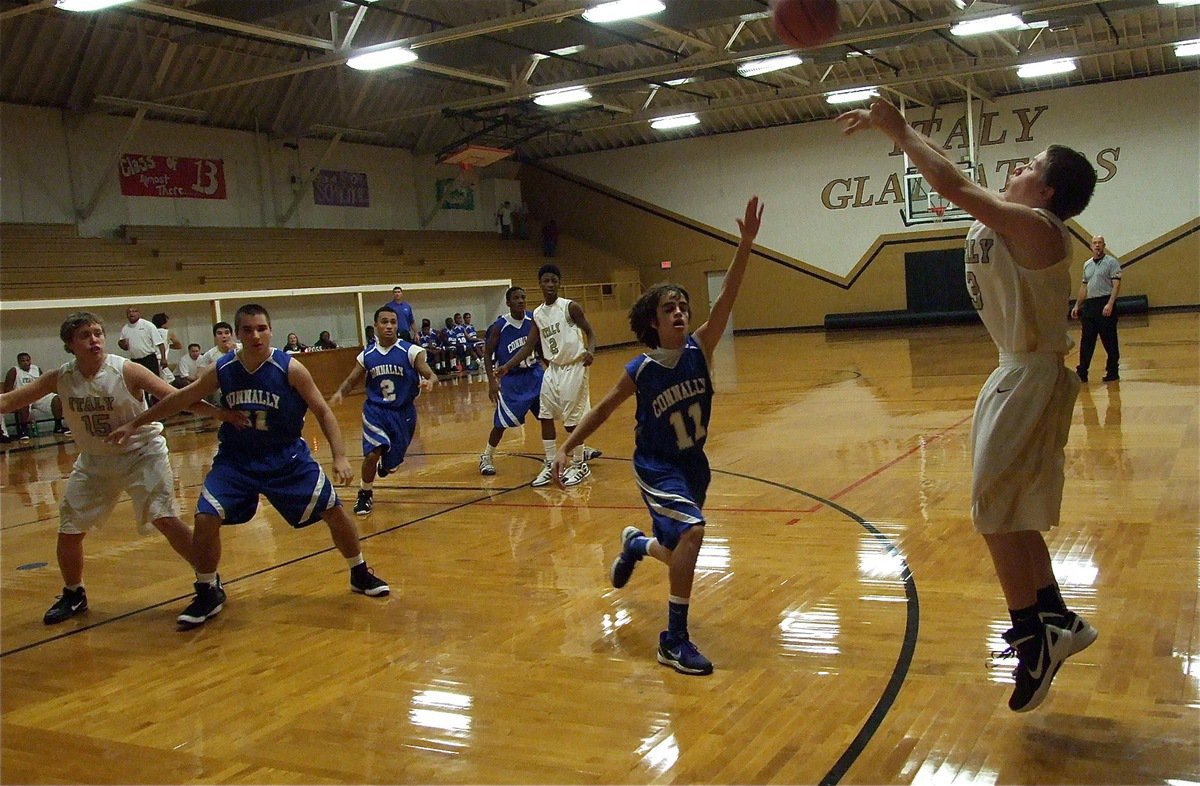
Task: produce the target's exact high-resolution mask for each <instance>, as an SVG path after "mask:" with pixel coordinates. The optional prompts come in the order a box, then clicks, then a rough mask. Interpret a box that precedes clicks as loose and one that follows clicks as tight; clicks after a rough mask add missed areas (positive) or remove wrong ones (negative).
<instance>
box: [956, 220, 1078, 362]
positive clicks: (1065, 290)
mask: <svg viewBox="0 0 1200 786" xmlns="http://www.w3.org/2000/svg"><path fill="white" fill-rule="evenodd" d="M1038 213H1040V214H1042V215H1043V216H1045V217H1046V218H1047V219H1049V220H1050V221H1052V222H1054V225H1055V226H1056V227H1057V228H1058V231H1059V234H1060V236H1061V237H1062V252H1061V253H1062V257H1061V258H1060V259H1059V260H1058V261H1056V262H1055V263H1054V264H1053V265H1051V266H1050V267H1048V268H1043V269H1041V270H1030V269H1028V268H1024V267H1021V266H1020V265H1018V264H1017V262H1016V260H1015V259H1013V256H1012V252H1011V251H1009V249H1008V246H1006V245H1005V244H1004V240H1003V238H1001V237H1000V236H999V235H997V234H996V232H995V230H993V229H991V228H989V227H987V226H984V225H983V224H982V223H980V222H979V221H976V222H975V223H974V224H972V225H971V229H970V231H969V232H967V248H966V253H967V264H966V268H967V292H968V293H969V294H970V296H971V302H972V303H973V304H974V306H975V309H976V310H977V311H978V312H979V317H980V318H981V319H982V320H983V324H984V326H985V327H987V330H988V333H990V334H991V336H992V341H994V342H995V343H996V347H997V348H998V349H999V350H1000V351H1001V352H1004V353H1016V352H1057V353H1060V354H1066V352H1067V351H1069V350H1070V349H1071V347H1072V346H1073V342H1072V341H1071V337H1070V334H1069V332H1068V325H1067V304H1068V301H1069V300H1070V298H1071V272H1070V267H1071V260H1070V258H1069V256H1068V244H1067V237H1068V235H1067V228H1066V227H1065V226H1063V222H1062V221H1060V220H1059V219H1058V217H1057V216H1055V215H1054V214H1052V213H1050V212H1049V211H1047V210H1038Z"/></svg>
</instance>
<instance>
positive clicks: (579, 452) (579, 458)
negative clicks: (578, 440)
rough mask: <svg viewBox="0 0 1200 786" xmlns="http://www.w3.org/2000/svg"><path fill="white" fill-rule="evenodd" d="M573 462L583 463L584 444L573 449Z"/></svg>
mask: <svg viewBox="0 0 1200 786" xmlns="http://www.w3.org/2000/svg"><path fill="white" fill-rule="evenodd" d="M571 463H572V464H582V463H583V445H580V446H579V447H577V448H575V449H574V450H572V451H571Z"/></svg>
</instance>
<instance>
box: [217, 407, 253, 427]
mask: <svg viewBox="0 0 1200 786" xmlns="http://www.w3.org/2000/svg"><path fill="white" fill-rule="evenodd" d="M216 418H217V420H219V421H221V422H222V423H228V424H229V425H231V426H233V427H234V428H236V429H243V428H250V416H249V415H248V414H246V412H244V411H243V410H240V409H220V410H217V415H216Z"/></svg>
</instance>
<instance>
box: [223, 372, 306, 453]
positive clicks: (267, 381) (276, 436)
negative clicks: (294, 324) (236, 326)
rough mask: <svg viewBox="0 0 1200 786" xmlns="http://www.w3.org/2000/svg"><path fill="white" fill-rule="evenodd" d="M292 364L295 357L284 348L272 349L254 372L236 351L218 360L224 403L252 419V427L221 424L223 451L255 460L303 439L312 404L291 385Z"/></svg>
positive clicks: (228, 407)
mask: <svg viewBox="0 0 1200 786" xmlns="http://www.w3.org/2000/svg"><path fill="white" fill-rule="evenodd" d="M291 363H292V357H291V355H289V354H288V353H286V352H284V351H283V350H282V349H272V350H271V354H270V356H269V357H268V358H267V359H266V360H264V361H263V363H262V365H260V366H259V367H258V368H256V369H255V370H254V371H253V372H251V371H248V370H246V367H245V366H244V365H242V361H241V360H240V359H239V358H238V354H237V351H236V350H231V351H229V352H227V353H226V354H224V355H222V356H221V357H220V358H219V359H218V360H217V381H218V382H220V384H221V402H222V404H223V405H224V406H225V408H226V409H239V410H242V411H243V412H245V413H246V415H247V416H248V417H249V418H250V427H249V428H242V429H239V428H235V427H234V426H231V425H230V424H228V423H223V424H221V428H220V430H219V431H218V432H217V438H218V439H219V440H220V442H221V450H222V451H228V450H234V451H237V452H238V453H241V454H245V455H247V456H248V457H255V456H260V455H261V454H263V453H264V452H270V451H273V450H278V449H280V448H285V447H288V446H291V445H294V444H295V442H296V440H298V439H300V432H301V431H303V429H304V414H305V413H306V412H308V404H306V403H304V399H303V398H301V397H300V394H299V393H297V392H296V389H295V388H293V387H292V386H291V383H289V382H288V366H289V365H291Z"/></svg>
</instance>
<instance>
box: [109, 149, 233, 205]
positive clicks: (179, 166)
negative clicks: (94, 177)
mask: <svg viewBox="0 0 1200 786" xmlns="http://www.w3.org/2000/svg"><path fill="white" fill-rule="evenodd" d="M119 172H120V177H121V195H122V196H134V197H169V198H172V199H225V162H224V161H222V160H221V159H219V158H180V157H178V156H150V155H143V154H141V153H124V154H122V156H121V160H120V164H119Z"/></svg>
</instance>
